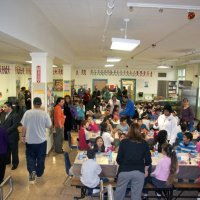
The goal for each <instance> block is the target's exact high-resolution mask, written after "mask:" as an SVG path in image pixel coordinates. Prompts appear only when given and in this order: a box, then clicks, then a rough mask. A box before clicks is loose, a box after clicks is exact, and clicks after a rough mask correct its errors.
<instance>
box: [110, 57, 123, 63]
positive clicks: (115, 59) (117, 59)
mask: <svg viewBox="0 0 200 200" xmlns="http://www.w3.org/2000/svg"><path fill="white" fill-rule="evenodd" d="M120 61H121V58H117V57H108V58H107V62H120Z"/></svg>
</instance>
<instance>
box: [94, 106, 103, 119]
mask: <svg viewBox="0 0 200 200" xmlns="http://www.w3.org/2000/svg"><path fill="white" fill-rule="evenodd" d="M93 116H94V118H95V119H100V118H101V117H102V114H101V110H100V106H96V109H95V112H94V114H93Z"/></svg>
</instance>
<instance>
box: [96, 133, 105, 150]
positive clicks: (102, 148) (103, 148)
mask: <svg viewBox="0 0 200 200" xmlns="http://www.w3.org/2000/svg"><path fill="white" fill-rule="evenodd" d="M99 139H101V140H102V141H103V138H102V137H101V136H98V137H96V139H95V142H94V151H95V152H99V151H100V152H105V146H104V141H103V145H102V147H101V149H99V148H98V146H97V140H99Z"/></svg>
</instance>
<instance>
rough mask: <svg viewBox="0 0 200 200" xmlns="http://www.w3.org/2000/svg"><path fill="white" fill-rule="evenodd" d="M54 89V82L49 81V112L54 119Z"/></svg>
mask: <svg viewBox="0 0 200 200" xmlns="http://www.w3.org/2000/svg"><path fill="white" fill-rule="evenodd" d="M53 106H54V91H53V82H49V83H47V112H48V113H49V115H50V117H51V119H52V120H53Z"/></svg>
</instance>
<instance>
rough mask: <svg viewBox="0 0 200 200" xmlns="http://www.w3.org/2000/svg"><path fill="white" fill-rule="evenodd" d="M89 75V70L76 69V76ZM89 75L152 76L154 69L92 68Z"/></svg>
mask: <svg viewBox="0 0 200 200" xmlns="http://www.w3.org/2000/svg"><path fill="white" fill-rule="evenodd" d="M79 74H80V75H87V70H86V69H82V70H78V69H77V70H76V76H78V75H79ZM89 75H92V76H130V77H133V76H134V77H152V76H153V72H152V71H146V70H119V69H115V70H108V69H91V70H90V71H89Z"/></svg>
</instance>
